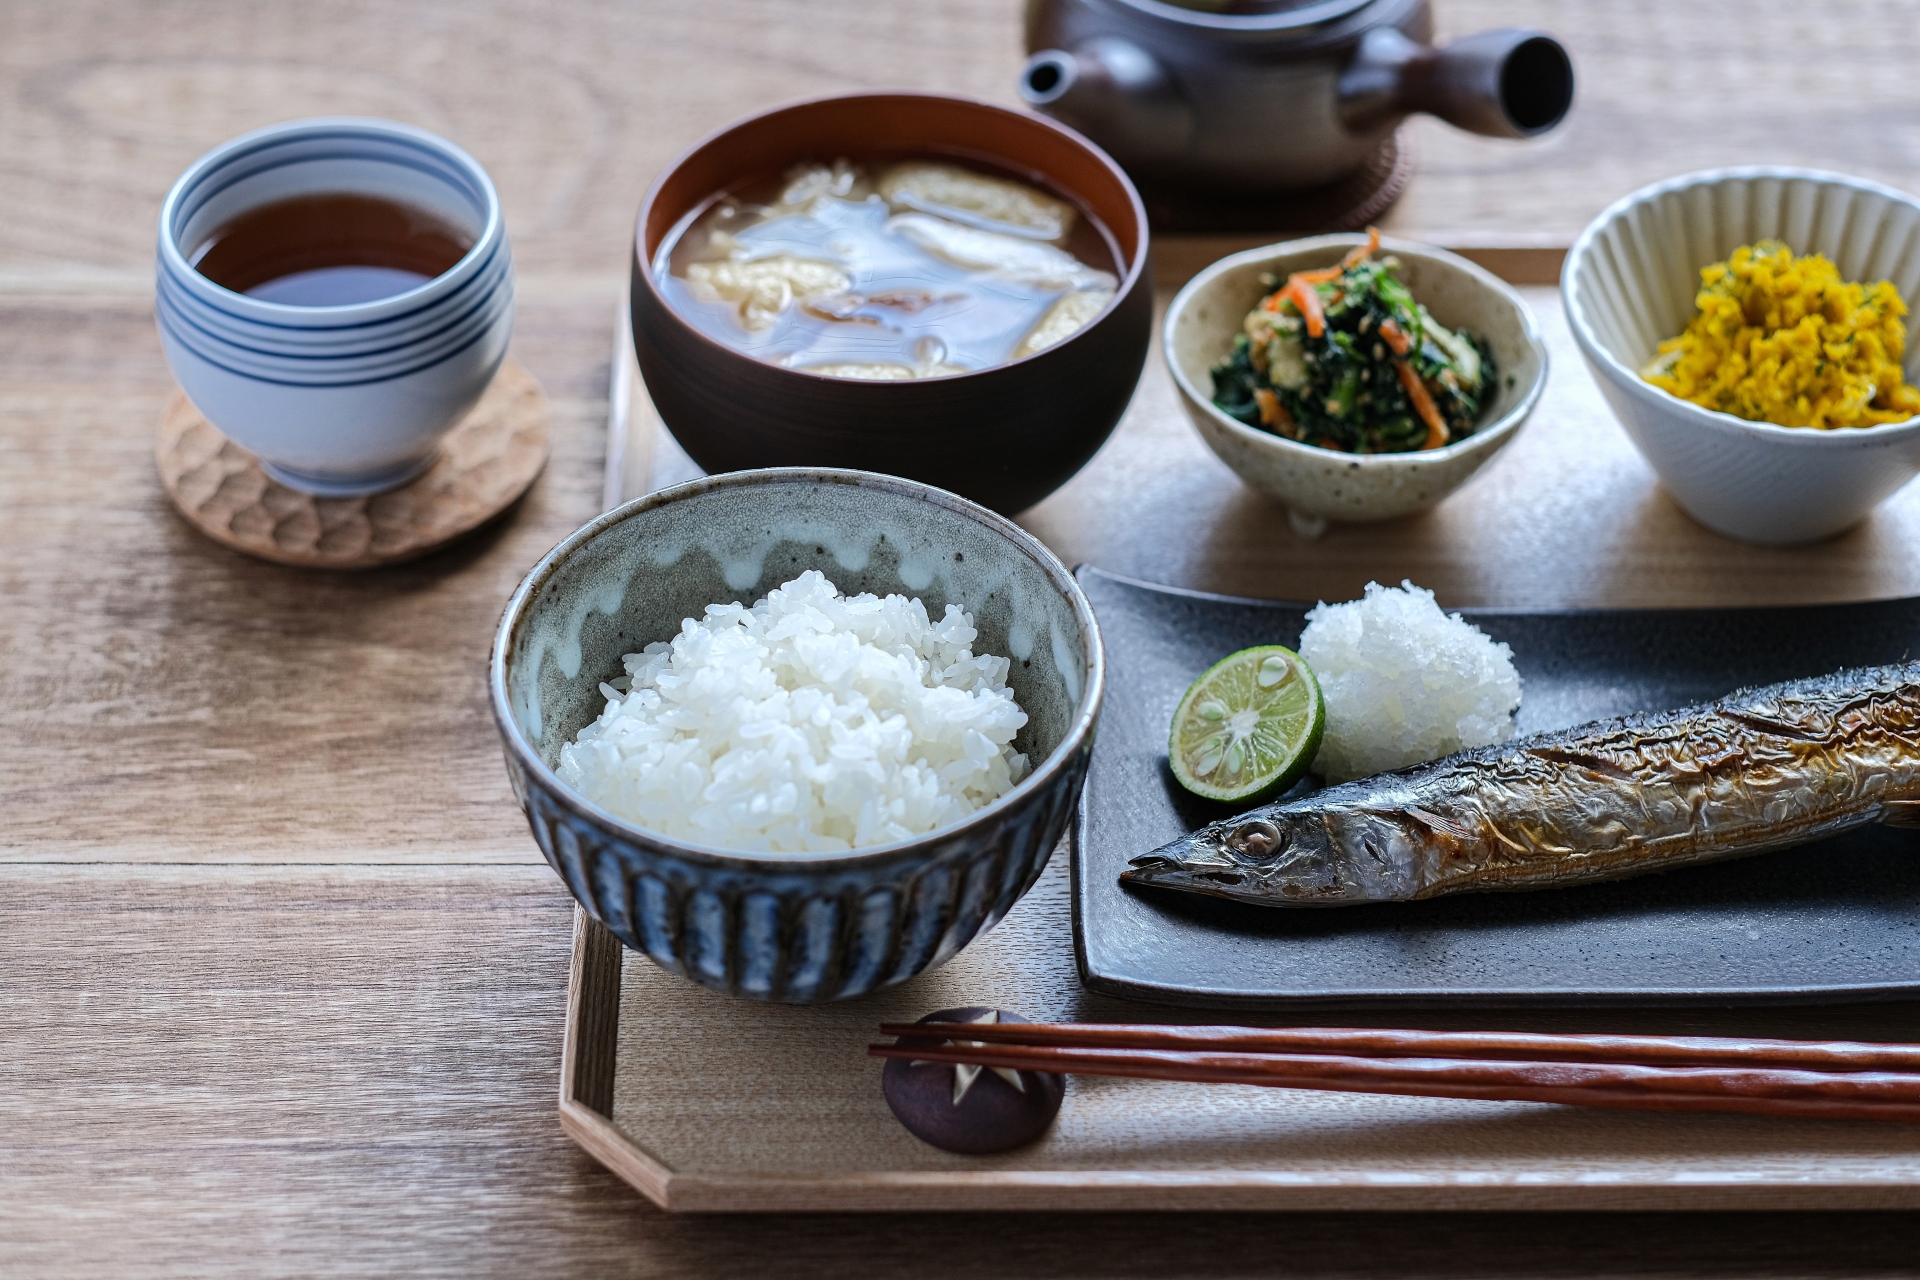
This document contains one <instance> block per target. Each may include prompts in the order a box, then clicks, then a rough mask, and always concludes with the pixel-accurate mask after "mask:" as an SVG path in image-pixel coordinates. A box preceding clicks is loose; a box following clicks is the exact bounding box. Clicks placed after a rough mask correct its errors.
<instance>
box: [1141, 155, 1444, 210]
mask: <svg viewBox="0 0 1920 1280" xmlns="http://www.w3.org/2000/svg"><path fill="white" fill-rule="evenodd" d="M1412 177H1413V146H1412V144H1411V142H1410V141H1409V140H1408V139H1407V138H1406V137H1405V136H1403V135H1401V134H1399V133H1395V134H1393V135H1391V136H1390V137H1388V138H1387V140H1386V141H1385V142H1383V143H1381V144H1380V148H1379V150H1377V151H1375V152H1374V153H1373V156H1372V158H1371V159H1369V160H1368V161H1367V163H1366V165H1365V166H1364V167H1362V168H1361V169H1360V170H1359V171H1357V172H1355V173H1353V174H1350V175H1349V176H1347V177H1345V178H1342V179H1340V180H1339V181H1338V182H1330V183H1328V184H1326V185H1325V186H1321V187H1314V188H1311V189H1309V190H1305V191H1285V192H1252V193H1248V192H1220V191H1210V190H1201V189H1197V188H1191V187H1175V186H1156V185H1153V184H1150V183H1146V182H1142V183H1141V184H1140V198H1141V200H1142V201H1143V202H1144V203H1145V204H1146V206H1147V220H1148V222H1149V223H1151V224H1152V227H1153V230H1154V231H1155V232H1156V233H1164V232H1184V233H1188V234H1234V233H1241V232H1266V231H1271V232H1275V233H1278V232H1283V231H1289V232H1309V231H1358V230H1361V229H1362V228H1364V227H1365V226H1366V225H1367V224H1368V223H1370V222H1373V221H1374V220H1375V219H1377V218H1379V217H1380V216H1381V215H1382V214H1384V213H1385V212H1386V211H1387V210H1388V209H1390V208H1392V207H1393V202H1394V201H1395V200H1398V199H1399V198H1400V193H1401V192H1403V191H1405V190H1406V189H1407V182H1408V181H1409V180H1410V179H1411V178H1412Z"/></svg>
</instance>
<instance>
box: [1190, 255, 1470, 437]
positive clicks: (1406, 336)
mask: <svg viewBox="0 0 1920 1280" xmlns="http://www.w3.org/2000/svg"><path fill="white" fill-rule="evenodd" d="M1379 248H1380V233H1379V232H1378V231H1376V230H1372V229H1369V231H1368V235H1367V243H1366V244H1364V245H1359V246H1356V247H1355V248H1354V250H1353V251H1352V252H1351V253H1349V254H1348V255H1347V256H1346V260H1345V261H1343V262H1342V263H1341V264H1340V265H1339V266H1337V267H1327V268H1324V269H1322V270H1319V271H1296V272H1294V273H1293V274H1292V275H1290V276H1288V277H1287V279H1286V282H1285V283H1284V284H1282V283H1280V282H1279V281H1278V280H1273V281H1271V283H1272V284H1274V285H1278V287H1277V288H1275V289H1274V290H1273V292H1271V293H1269V294H1268V295H1267V296H1266V297H1264V298H1262V299H1261V300H1260V304H1259V305H1258V306H1257V307H1255V308H1254V309H1253V310H1252V311H1251V312H1249V313H1248V315H1247V320H1246V324H1245V325H1244V326H1243V332H1241V333H1240V334H1239V335H1237V336H1236V337H1235V338H1234V341H1233V352H1232V354H1231V355H1229V356H1228V357H1227V358H1226V359H1225V360H1223V361H1221V362H1220V363H1219V364H1217V365H1215V366H1214V368H1213V402H1214V404H1216V405H1218V406H1219V407H1220V408H1221V409H1222V410H1223V411H1224V412H1226V413H1228V414H1230V415H1231V416H1233V417H1235V418H1237V419H1239V420H1240V421H1241V422H1244V423H1246V424H1247V425H1248V426H1250V427H1258V428H1260V429H1262V430H1266V431H1271V432H1272V433H1274V434H1275V435H1278V436H1284V437H1286V438H1287V439H1289V440H1298V441H1300V442H1301V443H1303V444H1311V445H1318V446H1319V447H1321V448H1323V449H1338V450H1341V451H1343V452H1346V453H1412V452H1414V451H1416V450H1420V449H1438V448H1440V447H1441V446H1442V445H1445V444H1448V443H1450V442H1452V441H1455V440H1459V439H1461V438H1463V437H1465V436H1468V435H1471V434H1472V433H1473V429H1474V424H1475V423H1476V422H1477V421H1478V419H1479V417H1480V411H1481V409H1482V408H1483V407H1484V406H1485V404H1486V403H1487V401H1488V400H1490V399H1491V398H1492V393H1493V390H1494V387H1495V386H1496V381H1495V369H1494V362H1493V353H1492V352H1491V351H1490V350H1489V349H1488V347H1487V344H1486V342H1485V341H1484V340H1483V339H1481V338H1478V337H1476V336H1474V335H1473V334H1471V333H1467V332H1465V331H1464V330H1463V331H1461V332H1459V333H1455V332H1453V331H1452V330H1449V329H1448V328H1446V327H1445V326H1444V325H1442V324H1440V323H1439V322H1438V321H1436V320H1435V319H1434V318H1433V317H1432V316H1431V315H1429V314H1428V313H1427V309H1426V308H1425V307H1423V306H1421V305H1420V303H1418V302H1417V301H1415V300H1414V297H1413V294H1412V293H1411V292H1410V291H1409V290H1408V288H1407V286H1406V284H1405V283H1404V282H1402V281H1401V279H1400V278H1399V275H1398V274H1397V272H1398V271H1399V268H1400V260H1399V259H1398V258H1394V257H1392V256H1387V257H1376V256H1375V254H1377V253H1378V252H1379Z"/></svg>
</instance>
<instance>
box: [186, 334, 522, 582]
mask: <svg viewBox="0 0 1920 1280" xmlns="http://www.w3.org/2000/svg"><path fill="white" fill-rule="evenodd" d="M552 438H553V431H552V427H551V425H550V423H549V422H548V419H547V397H546V395H545V393H543V392H542V391H541V390H540V384H539V383H538V382H536V381H534V379H533V375H532V374H530V373H528V372H527V371H526V370H525V369H523V368H521V367H520V365H518V364H517V363H515V362H514V361H512V360H508V361H507V362H506V363H505V364H503V365H501V366H500V372H499V373H498V374H496V375H495V376H494V379H493V383H492V385H491V386H489V387H488V388H487V391H486V394H485V395H483V396H481V397H480V403H479V404H477V405H475V406H474V407H473V411H472V412H471V413H469V414H468V415H467V416H466V417H465V418H464V419H462V420H461V422H460V424H459V425H458V426H456V427H455V428H454V429H453V430H452V431H450V432H448V433H447V436H446V438H445V439H444V440H442V441H441V442H440V456H439V458H438V459H436V460H435V462H434V464H433V466H432V467H430V468H428V470H427V471H426V472H425V474H423V475H421V476H420V477H419V478H418V479H417V480H414V481H412V482H411V483H409V484H406V485H403V486H402V487H400V488H398V489H390V490H388V491H387V492H386V493H376V494H373V495H371V496H369V497H363V498H321V497H315V496H314V495H313V494H310V493H301V492H300V491H298V490H297V489H289V488H287V487H286V486H285V485H283V484H281V483H279V482H278V481H276V480H274V479H272V478H271V477H269V476H268V475H267V473H266V472H265V471H263V470H261V468H260V462H259V460H258V459H257V458H255V457H254V456H253V454H251V453H249V452H248V451H247V450H245V449H242V448H241V447H240V446H239V445H237V444H235V443H234V442H233V441H231V440H229V439H227V437H226V436H225V435H223V434H221V432H220V429H219V428H218V427H215V426H214V425H213V424H212V423H210V422H208V421H207V420H206V419H205V418H203V417H201V416H200V411H199V410H198V409H196V408H194V407H193V404H192V402H191V401H189V400H188V399H187V397H186V395H185V394H184V393H183V392H179V391H176V392H175V393H174V396H173V400H172V402H171V403H169V404H168V405H167V409H166V412H165V413H163V414H162V415H161V416H160V429H159V433H158V439H157V440H156V442H155V444H156V447H155V454H156V457H157V459H158V461H159V464H160V480H161V483H163V484H165V485H166V488H167V494H168V496H169V497H171V498H172V499H173V501H174V505H176V506H178V507H179V508H180V514H182V515H184V516H185V517H186V518H187V519H188V520H190V521H191V522H192V523H193V525H194V527H196V528H197V529H199V530H200V531H201V532H202V533H204V534H206V535H207V536H208V537H210V538H212V539H213V540H214V541H216V542H220V543H224V544H225V545H227V546H229V547H232V548H234V549H235V550H236V551H244V552H246V553H247V554H248V555H254V556H259V557H261V558H262V559H265V560H273V561H276V562H278V563H280V564H292V565H301V566H304V567H307V568H314V569H369V568H372V567H374V566H376V565H383V564H398V563H399V562H400V561H402V560H411V559H413V558H414V557H415V556H422V555H425V554H426V553H427V552H429V551H432V550H434V549H435V548H436V547H441V546H444V545H446V544H447V543H449V542H451V541H453V540H454V539H455V538H458V537H460V536H461V535H462V534H466V533H471V532H472V531H473V530H475V529H477V528H479V527H480V526H481V525H483V524H485V523H486V522H487V521H489V520H491V519H493V517H495V516H497V515H499V514H500V513H501V512H503V511H505V510H506V509H507V508H508V507H509V506H511V505H512V504H513V502H514V500H515V499H516V498H518V497H519V496H520V495H521V494H523V493H525V492H526V491H527V487H528V486H529V485H531V484H532V483H533V480H534V477H535V476H537V475H539V474H540V468H541V467H543V466H544V465H546V461H547V449H548V446H549V445H550V444H551V442H552Z"/></svg>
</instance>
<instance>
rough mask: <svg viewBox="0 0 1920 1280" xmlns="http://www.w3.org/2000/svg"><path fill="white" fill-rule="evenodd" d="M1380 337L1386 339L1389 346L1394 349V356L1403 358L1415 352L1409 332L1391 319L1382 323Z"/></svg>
mask: <svg viewBox="0 0 1920 1280" xmlns="http://www.w3.org/2000/svg"><path fill="white" fill-rule="evenodd" d="M1380 336H1381V337H1382V338H1384V339H1386V343H1387V345H1388V346H1389V347H1392V348H1393V354H1395V355H1397V356H1403V355H1405V354H1407V352H1409V351H1411V350H1413V339H1412V338H1409V337H1408V336H1407V331H1406V330H1405V329H1402V328H1401V327H1400V326H1399V325H1397V324H1395V323H1394V322H1393V320H1392V319H1391V318H1389V319H1386V320H1382V321H1381V322H1380Z"/></svg>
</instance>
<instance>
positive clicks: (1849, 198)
mask: <svg viewBox="0 0 1920 1280" xmlns="http://www.w3.org/2000/svg"><path fill="white" fill-rule="evenodd" d="M1769 238H1771V239H1776V240H1781V241H1784V242H1785V243H1786V244H1787V245H1788V246H1789V247H1790V248H1792V250H1793V251H1794V252H1795V253H1823V254H1825V255H1826V256H1827V257H1829V258H1831V259H1832V260H1833V262H1834V264H1835V265H1836V266H1837V267H1839V269H1840V272H1841V274H1842V276H1844V277H1845V278H1846V279H1849V280H1866V281H1874V280H1891V281H1892V282H1893V283H1894V285H1895V286H1896V287H1897V288H1898V289H1899V290H1900V294H1901V296H1902V297H1903V298H1905V299H1906V300H1907V302H1908V304H1909V305H1912V304H1913V303H1914V302H1916V301H1920V200H1916V199H1915V198H1914V197H1912V196H1910V195H1907V194H1906V193H1904V192H1901V191H1895V190H1893V189H1892V188H1890V187H1883V186H1880V185H1878V184H1876V183H1872V182H1866V181H1863V180H1862V179H1859V178H1847V177H1842V176H1840V175H1838V174H1831V173H1818V172H1814V171H1811V170H1806V169H1772V168H1748V169H1717V170H1713V171H1711V172H1707V173H1695V174H1688V175H1687V176H1685V177H1680V178H1673V179H1671V180H1669V181H1666V182H1661V183H1657V184H1655V185H1654V186H1651V187H1647V188H1645V189H1644V190H1641V191H1636V192H1634V193H1633V194H1632V195H1630V196H1627V197H1626V198H1625V199H1623V200H1621V201H1619V202H1618V203H1616V204H1614V205H1613V206H1612V207H1611V208H1609V209H1608V210H1606V212H1604V213H1602V214H1601V215H1600V216H1599V217H1598V218H1596V219H1594V221H1593V223H1592V224H1591V225H1590V226H1588V227H1587V229H1586V230H1585V231H1584V232H1582V233H1581V235H1580V238H1579V240H1577V241H1576V242H1575V243H1574V246H1573V249H1572V251H1571V252H1570V253H1569V254H1568V255H1567V263H1566V267H1565V269H1564V270H1563V271H1562V273H1561V276H1560V291H1561V295H1562V297H1563V299H1564V301H1565V303H1566V311H1567V319H1568V321H1569V323H1570V324H1571V326H1572V329H1573V336H1574V340H1575V341H1576V342H1577V343H1578V344H1579V346H1580V351H1581V354H1582V355H1584V356H1585V357H1586V360H1587V364H1588V366H1589V367H1590V368H1591V369H1592V370H1593V376H1594V380H1595V381H1596V382H1598V383H1599V384H1600V390H1601V392H1602V394H1604V395H1605V396H1606V398H1607V403H1608V404H1609V405H1610V406H1612V408H1613V412H1614V414H1615V415H1616V416H1617V417H1618V418H1619V419H1620V424H1621V426H1623V427H1625V428H1626V432H1627V435H1628V436H1630V437H1631V438H1632V440H1633V442H1634V444H1635V445H1636V446H1638V447H1639V449H1640V452H1641V453H1642V454H1644V455H1646V459H1647V461H1648V462H1649V463H1650V464H1652V466H1653V469H1654V471H1655V472H1656V473H1657V474H1658V475H1659V477H1660V480H1661V482H1662V483H1663V484H1665V485H1666V487H1667V490H1668V492H1670V493H1671V494H1672V495H1673V497H1674V500H1675V501H1677V502H1678V503H1679V504H1680V505H1681V507H1682V508H1684V509H1685V510H1686V511H1687V513H1688V514H1689V515H1691V516H1692V517H1693V518H1694V519H1696V520H1698V521H1699V522H1700V523H1701V524H1704V525H1706V526H1707V527H1708V528H1710V529H1714V530H1717V531H1719V532H1721V533H1724V534H1726V535H1728V536H1729V537H1734V538H1740V539H1743V540H1745V541H1748V542H1764V543H1780V544H1786V543H1797V542H1810V541H1812V540H1814V539H1816V538H1824V537H1827V536H1828V535H1830V534H1834V533H1838V532H1840V531H1841V530H1842V529H1845V528H1847V527H1848V526H1849V525H1853V524H1855V523H1858V522H1859V521H1860V520H1861V519H1863V518H1864V517H1865V516H1866V515H1867V513H1868V512H1870V511H1872V510H1873V508H1874V507H1875V506H1877V505H1878V504H1879V503H1881V502H1882V501H1884V500H1885V499H1886V498H1887V497H1889V496H1890V495H1891V494H1892V493H1893V492H1894V491H1895V490H1897V489H1899V488H1900V487H1901V486H1903V485H1905V484H1906V483H1907V482H1908V481H1909V480H1911V479H1913V477H1914V476H1915V474H1920V418H1916V419H1910V420H1908V421H1906V422H1898V423H1890V424H1888V425H1886V426H1880V427H1860V428H1851V427H1849V428H1841V429H1837V430H1831V431H1817V430H1811V429H1808V428H1805V427H1776V426H1771V425H1769V424H1767V423H1761V422H1748V421H1746V420H1745V419H1742V418H1736V417H1733V416H1732V415H1730V414H1725V413H1719V412H1716V411H1714V410H1712V409H1705V408H1702V407H1700V406H1699V405H1696V404H1692V403H1689V402H1688V401H1685V400H1681V399H1678V398H1677V397H1675V396H1671V395H1669V394H1667V393H1666V392H1665V391H1662V390H1660V389H1659V388H1657V387H1654V386H1652V385H1650V384H1648V383H1647V382H1645V381H1643V380H1642V379H1641V378H1640V376H1639V374H1638V372H1637V370H1639V369H1640V368H1641V367H1642V366H1644V365H1645V364H1646V363H1647V361H1648V360H1650V359H1652V358H1653V356H1654V354H1655V349H1656V348H1657V347H1658V346H1659V344H1660V342H1661V341H1662V340H1664V339H1666V338H1671V337H1673V336H1675V335H1676V334H1678V333H1679V332H1680V331H1681V330H1682V329H1684V328H1685V327H1686V325H1687V322H1688V321H1689V320H1690V319H1692V317H1693V315H1694V312H1695V307H1694V295H1695V294H1696V293H1697V292H1698V290H1699V288H1700V269H1701V268H1702V267H1704V266H1707V265H1708V264H1709V263H1713V262H1719V261H1723V260H1724V259H1725V258H1726V257H1727V255H1728V254H1730V253H1731V252H1733V250H1734V249H1736V248H1738V247H1739V246H1741V245H1743V244H1752V243H1753V242H1754V241H1756V240H1764V239H1769ZM1906 376H1907V380H1908V381H1909V382H1912V381H1914V380H1915V378H1916V377H1920V345H1913V344H1909V346H1908V347H1907V352H1906Z"/></svg>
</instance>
